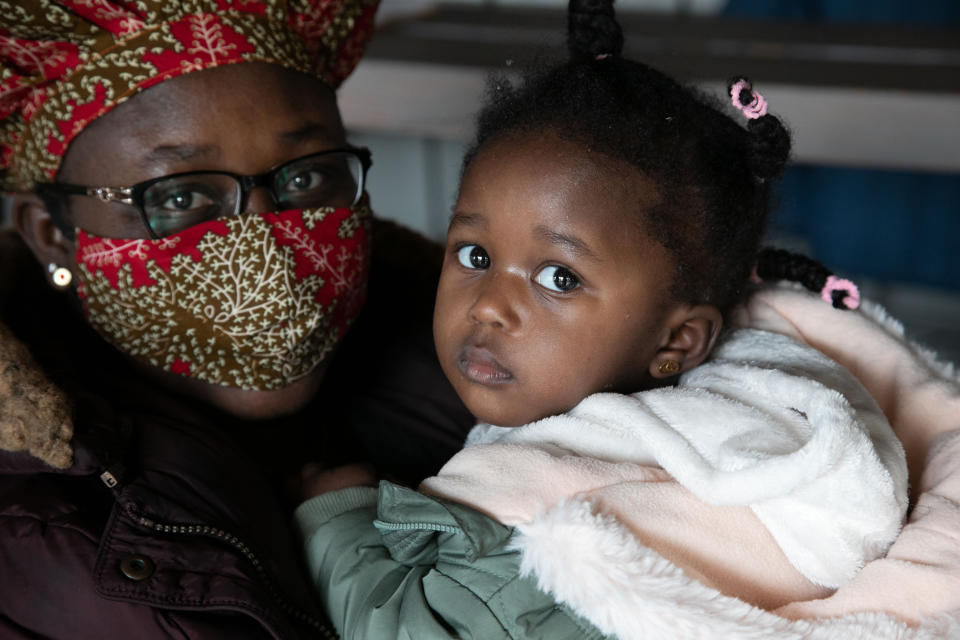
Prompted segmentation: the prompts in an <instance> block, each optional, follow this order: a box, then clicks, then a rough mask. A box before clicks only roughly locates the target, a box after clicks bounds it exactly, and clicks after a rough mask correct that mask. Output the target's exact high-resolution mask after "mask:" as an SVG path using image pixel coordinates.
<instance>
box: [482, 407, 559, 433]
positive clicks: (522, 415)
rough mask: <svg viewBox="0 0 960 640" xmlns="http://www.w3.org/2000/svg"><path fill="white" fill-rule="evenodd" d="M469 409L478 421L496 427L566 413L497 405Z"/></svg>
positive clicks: (508, 426)
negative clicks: (512, 408)
mask: <svg viewBox="0 0 960 640" xmlns="http://www.w3.org/2000/svg"><path fill="white" fill-rule="evenodd" d="M467 409H469V410H470V412H471V413H472V414H473V416H474V418H476V420H477V422H484V423H486V424H492V425H494V426H496V427H507V428H515V427H522V426H523V425H525V424H530V423H531V422H536V421H537V420H542V419H543V418H549V417H550V416H555V415H559V414H561V413H564V411H563V410H560V411H556V410H543V411H531V410H530V408H529V407H524V408H523V409H515V410H511V408H505V407H496V408H495V409H491V408H489V407H478V408H476V409H475V408H473V407H470V406H467Z"/></svg>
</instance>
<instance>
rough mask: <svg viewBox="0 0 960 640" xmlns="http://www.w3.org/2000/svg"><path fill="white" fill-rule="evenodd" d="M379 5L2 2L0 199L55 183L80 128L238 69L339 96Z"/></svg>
mask: <svg viewBox="0 0 960 640" xmlns="http://www.w3.org/2000/svg"><path fill="white" fill-rule="evenodd" d="M378 2H379V0H184V1H180V0H60V1H58V2H54V1H52V0H0V190H2V189H9V190H29V189H32V188H33V186H34V185H35V184H36V183H37V182H47V181H50V180H52V179H53V177H54V176H55V175H56V172H57V169H58V168H59V166H60V161H61V159H62V158H63V155H64V153H66V150H67V147H68V146H69V145H70V142H71V141H72V140H73V138H74V137H76V135H77V134H78V133H80V132H81V131H82V130H83V129H84V127H86V126H87V125H89V124H90V123H91V122H93V121H94V120H96V119H97V118H99V117H100V116H102V115H104V114H105V113H107V112H108V111H110V110H111V109H113V108H114V107H116V106H117V105H119V104H121V103H122V102H123V101H125V100H127V99H128V98H130V97H131V96H133V95H136V93H137V92H139V91H142V90H144V89H146V88H148V87H151V86H153V85H155V84H159V83H161V82H164V81H165V80H169V79H170V78H174V77H176V76H179V75H182V74H185V73H190V72H192V71H200V70H203V69H208V68H211V67H216V66H220V65H225V64H233V63H237V62H268V63H273V64H277V65H280V66H283V67H287V68H290V69H294V70H297V71H301V72H304V73H308V74H310V75H313V76H316V77H318V78H320V79H321V80H322V81H323V82H325V83H326V84H328V85H329V86H331V87H333V88H336V87H337V86H338V85H339V84H340V83H341V82H342V81H343V80H344V78H346V77H347V76H348V75H349V74H350V72H351V71H352V70H353V68H354V67H355V66H356V64H357V62H358V61H359V60H360V56H361V54H362V53H363V50H364V47H365V46H366V43H367V41H368V40H369V38H370V35H371V32H372V30H373V15H374V12H375V11H376V8H377V4H378Z"/></svg>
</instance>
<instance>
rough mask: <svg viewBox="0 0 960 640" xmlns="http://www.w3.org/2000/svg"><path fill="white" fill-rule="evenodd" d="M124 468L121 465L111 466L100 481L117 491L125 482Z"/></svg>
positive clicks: (102, 474)
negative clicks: (121, 483) (123, 481)
mask: <svg viewBox="0 0 960 640" xmlns="http://www.w3.org/2000/svg"><path fill="white" fill-rule="evenodd" d="M123 475H124V468H123V465H122V464H120V463H117V464H113V465H110V466H109V467H107V468H106V470H104V472H103V473H101V474H100V480H101V482H103V484H105V485H107V487H108V488H110V489H116V488H117V487H118V486H119V485H120V482H121V481H122V480H123Z"/></svg>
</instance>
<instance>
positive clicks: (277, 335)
mask: <svg viewBox="0 0 960 640" xmlns="http://www.w3.org/2000/svg"><path fill="white" fill-rule="evenodd" d="M370 217H371V215H370V211H369V209H368V208H367V206H366V205H365V204H361V205H359V206H356V207H352V208H339V209H333V208H329V207H327V208H321V209H307V210H298V209H293V210H288V211H282V212H277V213H261V214H248V215H240V216H233V217H229V218H221V219H218V220H212V221H209V222H205V223H202V224H199V225H196V226H194V227H190V228H189V229H186V230H184V231H181V232H180V233H177V234H174V235H171V236H167V237H165V238H160V239H157V240H146V239H129V240H128V239H119V238H99V237H96V236H93V235H90V234H88V233H86V232H85V231H83V230H77V256H76V258H77V265H78V269H77V272H78V280H79V282H78V286H77V294H78V295H79V297H80V299H81V302H82V305H83V308H84V311H85V313H86V315H87V319H88V322H89V323H90V324H91V326H93V327H94V329H96V330H97V331H98V332H99V333H100V334H101V335H103V336H104V337H105V338H106V339H107V340H108V341H110V342H111V343H113V344H114V345H115V346H116V347H117V348H118V349H120V350H121V351H123V352H124V353H126V354H127V355H129V356H132V357H133V358H135V359H137V360H139V361H141V362H144V363H146V364H149V365H152V366H155V367H160V368H161V369H164V370H166V371H169V372H172V373H176V374H180V375H183V376H187V377H191V378H196V379H198V380H202V381H204V382H209V383H213V384H221V385H225V386H231V387H239V388H242V389H256V390H267V389H279V388H282V387H284V386H286V385H288V384H290V383H291V382H293V381H295V380H297V379H299V378H302V377H303V376H305V375H307V374H308V373H310V372H311V371H312V370H313V369H314V368H315V367H316V366H317V365H319V364H320V363H321V362H322V361H323V359H324V358H325V357H326V356H327V354H328V353H329V352H330V350H331V349H332V348H333V347H334V345H336V344H337V343H338V342H339V341H340V339H341V338H342V337H343V334H344V332H345V331H346V330H347V327H348V326H349V325H350V323H351V322H352V321H353V319H354V318H355V317H356V316H357V314H358V313H359V312H360V309H361V308H362V306H363V302H364V298H365V294H366V282H367V269H368V253H369V251H368V245H369V229H368V227H369V221H370Z"/></svg>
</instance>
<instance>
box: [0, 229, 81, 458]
mask: <svg viewBox="0 0 960 640" xmlns="http://www.w3.org/2000/svg"><path fill="white" fill-rule="evenodd" d="M31 271H32V272H36V271H37V269H36V264H35V261H34V259H33V257H32V255H31V254H30V252H29V250H28V249H27V248H26V246H25V245H24V244H23V242H22V241H21V240H20V238H19V236H17V235H16V234H14V233H12V232H9V231H6V232H3V233H0V314H2V315H0V317H3V318H4V319H5V318H6V317H7V316H8V315H9V314H10V313H13V312H15V311H16V310H17V308H18V307H20V306H21V305H23V304H24V303H28V304H29V302H31V301H30V300H27V299H24V298H23V297H22V295H21V294H22V288H23V285H24V282H23V281H22V279H21V277H20V276H21V275H25V274H26V273H27V272H31ZM27 279H28V280H33V278H29V277H28V278H27ZM34 284H35V285H36V284H40V286H44V285H43V283H36V282H35V283H34ZM71 413H72V411H71V406H70V401H69V400H68V398H67V396H66V394H65V393H64V392H63V391H62V390H61V389H59V388H58V387H57V386H56V385H55V384H54V383H53V382H51V381H50V379H49V378H48V377H47V376H46V375H45V373H44V372H43V370H42V369H41V367H40V365H39V364H38V363H37V362H36V360H35V359H34V358H33V356H32V355H31V353H30V351H29V350H28V349H27V347H26V346H25V345H24V344H23V343H22V342H21V341H20V340H19V339H18V338H17V337H16V336H15V335H14V333H13V331H11V330H10V328H8V327H7V326H6V324H5V323H3V322H0V449H3V450H6V451H26V452H27V453H29V454H30V455H31V456H33V457H35V458H37V459H39V460H41V461H42V462H44V463H45V464H47V465H49V466H51V467H53V468H56V469H66V468H68V467H69V466H70V465H71V464H72V462H73V448H72V446H71V444H70V441H71V438H72V437H73V420H72V417H71Z"/></svg>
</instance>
